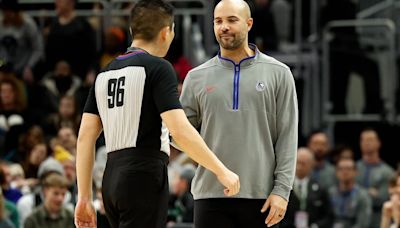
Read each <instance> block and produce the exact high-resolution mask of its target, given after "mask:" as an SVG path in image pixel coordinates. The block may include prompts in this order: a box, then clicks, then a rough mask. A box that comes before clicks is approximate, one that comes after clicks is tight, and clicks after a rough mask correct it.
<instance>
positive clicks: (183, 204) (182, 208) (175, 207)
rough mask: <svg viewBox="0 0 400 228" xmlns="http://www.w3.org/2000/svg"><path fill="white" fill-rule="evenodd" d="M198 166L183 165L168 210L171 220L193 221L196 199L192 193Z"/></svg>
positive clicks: (178, 221)
mask: <svg viewBox="0 0 400 228" xmlns="http://www.w3.org/2000/svg"><path fill="white" fill-rule="evenodd" d="M195 172H196V168H195V167H194V166H193V165H192V164H190V163H189V164H186V165H184V166H183V167H182V169H181V171H180V174H179V177H178V179H177V180H176V181H175V183H174V187H173V190H172V196H171V197H172V199H173V200H172V201H173V202H171V205H170V208H169V210H168V214H169V217H170V219H171V221H173V222H177V223H180V222H182V223H193V206H194V200H193V196H192V193H190V186H191V184H192V179H193V177H194V174H195Z"/></svg>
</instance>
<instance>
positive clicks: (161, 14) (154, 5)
mask: <svg viewBox="0 0 400 228" xmlns="http://www.w3.org/2000/svg"><path fill="white" fill-rule="evenodd" d="M173 21H174V13H173V7H172V5H171V4H169V3H166V2H164V1H163V0H141V1H139V2H138V3H137V4H136V5H135V6H134V7H133V9H132V11H131V30H132V37H133V39H143V40H146V41H152V40H154V39H155V38H156V37H157V35H158V33H159V32H160V31H161V29H162V28H164V27H166V26H170V28H171V29H172V24H173Z"/></svg>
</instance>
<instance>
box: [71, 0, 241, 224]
mask: <svg viewBox="0 0 400 228" xmlns="http://www.w3.org/2000/svg"><path fill="white" fill-rule="evenodd" d="M130 28H131V33H132V36H133V41H132V45H131V47H130V48H129V49H128V51H127V53H126V54H124V55H121V56H119V57H117V58H116V59H115V60H113V61H112V62H111V63H110V64H109V65H108V66H107V67H106V68H105V69H104V71H103V72H101V73H100V74H99V75H98V76H97V78H96V81H95V84H94V86H93V88H92V89H91V92H90V94H89V97H88V99H87V102H86V106H85V109H84V114H83V116H82V123H81V127H80V131H79V138H78V147H77V178H78V203H77V205H76V209H75V225H76V226H77V227H85V228H86V227H96V213H95V211H94V209H93V206H92V188H91V187H92V169H93V160H94V145H95V142H96V139H97V137H98V136H99V134H100V133H101V131H102V129H103V130H104V135H105V139H106V148H107V152H108V158H107V165H106V169H105V172H104V178H103V187H102V191H103V198H104V207H105V210H106V214H107V218H108V219H109V221H110V224H111V225H112V227H120V228H124V227H139V228H152V227H157V228H158V227H160V228H161V227H165V222H166V217H167V204H168V178H167V163H168V155H169V133H170V134H171V135H172V137H173V138H174V140H175V141H176V143H177V144H178V145H179V146H180V147H181V148H182V149H183V150H184V151H187V153H188V155H189V156H190V157H191V158H192V159H194V160H195V161H197V162H198V163H199V164H200V165H202V166H203V167H206V168H207V169H209V170H210V171H212V172H213V173H214V174H215V175H216V176H217V178H218V180H219V181H220V183H221V184H222V185H223V186H225V189H224V193H225V195H227V196H232V195H235V194H237V193H238V192H239V188H240V183H239V177H238V176H237V175H236V174H235V173H233V172H231V171H230V170H229V169H227V168H226V167H225V166H224V165H223V164H222V163H221V162H220V161H219V160H218V159H217V157H216V156H215V155H214V153H213V152H211V151H210V149H209V148H208V147H207V146H206V144H205V143H204V141H203V140H202V138H201V137H200V136H199V134H198V133H197V131H196V130H195V129H194V128H193V127H192V125H191V124H190V123H189V121H188V120H187V118H186V116H185V113H184V112H183V110H182V108H181V105H180V103H179V99H178V93H177V80H176V76H175V72H174V70H173V68H172V66H171V65H170V64H169V63H168V62H167V61H165V60H163V59H162V58H161V57H164V56H165V55H166V53H167V51H168V49H169V46H170V44H171V42H172V40H173V38H174V35H175V34H174V23H173V8H172V6H171V5H169V4H167V3H165V2H163V1H161V0H151V1H148V0H142V1H140V2H139V3H137V4H136V5H135V7H134V8H133V9H132V12H131V26H130ZM167 127H168V129H169V131H168V129H167Z"/></svg>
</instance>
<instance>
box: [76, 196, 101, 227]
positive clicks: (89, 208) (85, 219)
mask: <svg viewBox="0 0 400 228" xmlns="http://www.w3.org/2000/svg"><path fill="white" fill-rule="evenodd" d="M75 226H76V227H77V228H96V227H97V224H96V211H95V210H94V207H93V204H92V202H91V201H84V200H78V202H77V204H76V207H75Z"/></svg>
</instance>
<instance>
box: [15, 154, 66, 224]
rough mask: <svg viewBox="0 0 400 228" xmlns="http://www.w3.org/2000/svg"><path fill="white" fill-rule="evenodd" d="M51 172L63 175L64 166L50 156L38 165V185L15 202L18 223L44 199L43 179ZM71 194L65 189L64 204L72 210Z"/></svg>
mask: <svg viewBox="0 0 400 228" xmlns="http://www.w3.org/2000/svg"><path fill="white" fill-rule="evenodd" d="M52 173H56V174H59V175H62V176H64V168H63V166H62V165H61V163H60V162H58V161H57V160H55V159H54V158H52V157H49V158H47V159H46V160H45V161H44V162H42V164H41V165H40V167H39V171H38V177H39V185H38V186H37V187H36V188H35V189H34V190H33V191H32V193H30V194H27V195H24V196H23V197H22V198H21V199H20V200H19V201H18V203H17V208H18V212H19V214H20V224H24V223H25V219H26V218H27V217H28V216H29V215H30V214H31V213H32V210H33V209H34V208H35V207H37V206H39V205H41V204H42V202H43V201H44V194H43V188H42V186H43V181H44V179H45V178H46V177H47V176H49V175H50V174H52ZM71 198H72V196H71V193H70V192H69V191H67V193H66V196H65V199H64V206H65V207H66V208H69V209H71V210H73V208H74V207H73V204H72V203H70V200H71Z"/></svg>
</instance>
